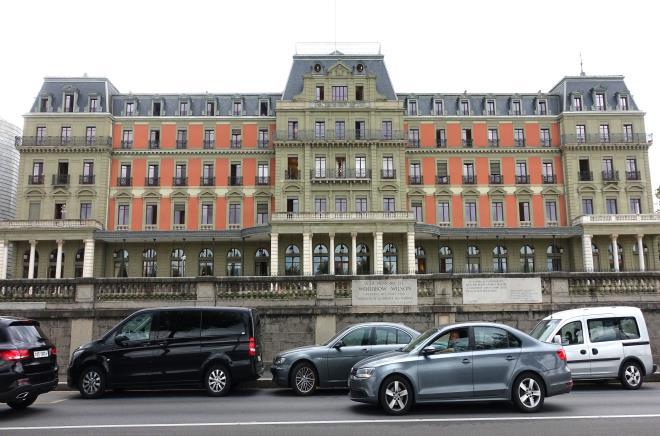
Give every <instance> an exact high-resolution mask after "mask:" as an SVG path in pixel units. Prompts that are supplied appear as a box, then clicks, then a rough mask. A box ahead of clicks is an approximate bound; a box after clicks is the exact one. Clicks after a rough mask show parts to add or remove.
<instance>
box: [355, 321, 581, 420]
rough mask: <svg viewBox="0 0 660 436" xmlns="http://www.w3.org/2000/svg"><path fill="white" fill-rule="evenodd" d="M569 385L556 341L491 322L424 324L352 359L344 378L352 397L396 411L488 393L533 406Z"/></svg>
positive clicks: (483, 396) (529, 408)
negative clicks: (419, 331) (401, 339)
mask: <svg viewBox="0 0 660 436" xmlns="http://www.w3.org/2000/svg"><path fill="white" fill-rule="evenodd" d="M572 386H573V380H572V378H571V371H570V369H568V366H566V353H565V352H564V350H563V348H562V347H561V345H557V344H547V343H544V342H540V341H537V340H536V339H534V338H532V337H531V336H529V335H527V334H525V333H523V332H521V331H519V330H516V329H514V328H512V327H509V326H506V325H502V324H493V323H464V324H454V325H449V326H444V327H440V328H434V329H431V330H428V331H427V332H425V333H424V334H423V335H421V336H419V337H418V338H417V339H415V340H414V341H412V342H411V343H410V344H408V345H407V346H406V347H405V348H403V349H402V350H401V351H396V352H391V353H387V354H383V355H380V356H375V357H371V358H368V359H365V360H362V361H360V362H358V363H357V364H356V365H355V366H354V367H353V368H351V375H350V379H349V388H350V398H351V399H352V400H353V401H359V402H364V403H374V404H378V403H380V405H381V406H382V407H383V409H384V410H385V411H386V412H388V413H390V414H395V415H401V414H404V413H407V412H408V411H409V410H410V408H411V407H412V405H413V404H414V403H432V402H449V401H451V402H454V401H488V400H506V401H513V402H514V403H515V404H516V406H517V407H518V408H519V409H520V410H521V411H523V412H536V411H538V410H540V409H541V407H542V406H543V401H544V398H545V397H549V396H552V395H558V394H565V393H568V392H570V391H571V388H572Z"/></svg>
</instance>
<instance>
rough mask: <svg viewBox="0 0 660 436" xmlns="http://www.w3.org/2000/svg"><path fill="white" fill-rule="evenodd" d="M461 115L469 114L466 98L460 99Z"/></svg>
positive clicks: (468, 103) (468, 104)
mask: <svg viewBox="0 0 660 436" xmlns="http://www.w3.org/2000/svg"><path fill="white" fill-rule="evenodd" d="M461 115H470V102H469V101H468V100H462V101H461Z"/></svg>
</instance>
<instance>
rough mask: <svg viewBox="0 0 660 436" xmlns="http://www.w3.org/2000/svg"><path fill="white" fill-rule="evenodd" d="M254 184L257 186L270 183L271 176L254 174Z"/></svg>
mask: <svg viewBox="0 0 660 436" xmlns="http://www.w3.org/2000/svg"><path fill="white" fill-rule="evenodd" d="M254 184H255V185H257V186H267V185H270V176H254Z"/></svg>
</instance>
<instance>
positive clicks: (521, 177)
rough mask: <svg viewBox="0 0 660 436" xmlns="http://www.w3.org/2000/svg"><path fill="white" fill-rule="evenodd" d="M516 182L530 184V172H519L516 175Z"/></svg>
mask: <svg viewBox="0 0 660 436" xmlns="http://www.w3.org/2000/svg"><path fill="white" fill-rule="evenodd" d="M516 183H517V184H519V185H527V184H529V174H517V175H516Z"/></svg>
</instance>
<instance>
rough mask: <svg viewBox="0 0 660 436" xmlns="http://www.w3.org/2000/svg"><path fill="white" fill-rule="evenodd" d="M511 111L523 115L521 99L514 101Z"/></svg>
mask: <svg viewBox="0 0 660 436" xmlns="http://www.w3.org/2000/svg"><path fill="white" fill-rule="evenodd" d="M511 112H512V113H513V115H522V106H521V104H520V100H514V101H513V104H512V105H511Z"/></svg>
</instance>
